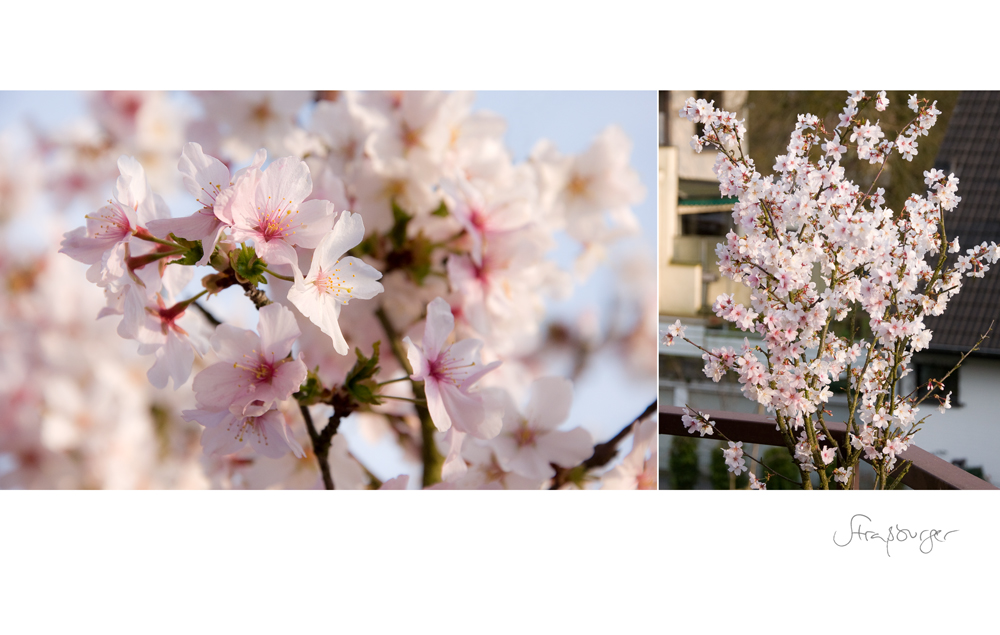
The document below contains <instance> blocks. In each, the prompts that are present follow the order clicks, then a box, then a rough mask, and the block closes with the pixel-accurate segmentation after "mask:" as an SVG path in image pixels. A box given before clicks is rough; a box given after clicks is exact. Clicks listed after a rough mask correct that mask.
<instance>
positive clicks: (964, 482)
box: [659, 406, 1000, 490]
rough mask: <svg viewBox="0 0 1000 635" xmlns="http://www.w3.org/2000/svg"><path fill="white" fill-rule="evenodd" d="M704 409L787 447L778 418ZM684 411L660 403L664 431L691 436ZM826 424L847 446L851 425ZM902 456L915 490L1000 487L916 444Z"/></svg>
mask: <svg viewBox="0 0 1000 635" xmlns="http://www.w3.org/2000/svg"><path fill="white" fill-rule="evenodd" d="M701 412H704V413H705V414H706V415H708V416H709V418H710V419H711V420H712V421H714V422H715V427H716V428H717V429H718V430H719V431H720V432H721V433H722V434H724V435H726V437H728V438H729V439H731V440H732V441H743V442H744V443H759V444H761V445H776V446H780V447H784V446H785V441H784V439H783V438H782V436H781V432H779V431H778V430H777V429H776V427H775V425H774V419H772V418H770V417H765V416H761V415H752V414H744V413H740V412H724V411H721V410H702V411H701ZM683 414H684V408H680V407H678V406H660V426H659V427H660V434H672V435H674V436H682V437H687V436H691V435H690V434H689V433H688V431H687V428H685V427H684V424H683V422H682V421H681V416H682V415H683ZM826 426H827V429H829V431H830V434H831V435H832V436H833V437H834V438H835V439H836V441H837V443H838V444H841V445H843V443H844V440H845V438H846V436H847V425H846V424H844V423H827V424H826ZM696 438H697V437H696ZM899 458H900V459H901V460H906V461H910V462H911V463H912V465H911V467H910V470H909V472H907V473H906V475H905V476H904V477H903V483H904V484H905V485H908V486H909V487H912V488H913V489H985V490H995V489H1000V488H997V487H996V486H995V485H991V484H990V483H987V482H986V481H984V480H983V479H981V478H977V477H976V476H973V475H972V474H969V473H968V472H966V471H965V470H963V469H962V468H960V467H958V466H956V465H952V464H951V463H949V462H948V461H945V460H944V459H942V458H941V457H939V456H935V455H934V454H931V453H930V452H928V451H926V450H923V449H921V448H918V447H917V446H914V445H911V446H910V447H909V448H908V449H907V450H906V452H903V453H902V454H900V455H899ZM859 480H860V479H854V484H855V485H854V487H855V489H857V488H858V482H859Z"/></svg>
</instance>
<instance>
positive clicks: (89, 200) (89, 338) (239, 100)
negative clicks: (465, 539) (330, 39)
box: [0, 91, 657, 489]
mask: <svg viewBox="0 0 1000 635" xmlns="http://www.w3.org/2000/svg"><path fill="white" fill-rule="evenodd" d="M582 98H583V99H586V98H587V97H586V96H585V95H584V96H583V97H582ZM647 98H648V99H647ZM476 99H477V97H476V96H475V95H473V94H471V93H463V92H454V93H444V92H396V93H393V92H387V93H353V92H344V93H335V92H322V91H321V92H316V93H293V92H278V93H266V92H260V93H250V92H219V93H193V94H167V93H142V92H137V93H97V94H91V95H88V96H87V97H86V101H85V108H84V111H85V112H84V114H83V116H82V117H81V118H80V119H79V120H78V121H77V122H76V123H75V124H73V125H72V126H71V127H68V128H64V129H59V130H56V131H54V132H53V131H50V130H47V129H44V128H43V127H41V126H39V125H37V124H34V123H32V125H30V127H29V131H30V134H28V135H27V136H28V138H29V141H28V143H27V144H25V143H22V147H21V148H20V149H18V150H13V149H11V148H10V147H3V148H0V149H2V150H3V157H2V160H3V161H4V162H3V163H2V164H0V167H2V169H3V172H4V173H3V174H0V179H2V181H0V185H2V186H3V188H2V190H0V191H2V192H3V199H2V209H3V221H4V225H3V226H2V229H0V231H3V233H4V234H5V239H6V240H7V242H8V243H9V244H16V243H17V242H18V241H23V240H24V237H23V236H22V234H23V233H24V232H25V231H26V230H25V229H24V227H23V225H24V223H23V219H26V218H28V215H29V214H37V213H38V212H37V211H36V210H37V209H39V208H44V207H45V206H46V205H47V206H49V208H51V209H53V210H55V212H54V213H52V212H48V213H47V215H45V216H44V217H45V218H46V220H45V223H46V224H47V228H46V229H44V230H42V232H41V233H43V234H45V235H44V236H43V237H42V239H41V241H42V242H43V243H44V242H45V241H51V240H52V237H53V236H59V237H58V242H59V245H58V252H59V254H58V255H56V254H54V253H52V251H55V250H54V249H53V250H42V251H41V253H32V252H31V250H30V249H27V248H25V249H20V250H19V249H10V250H8V253H9V254H10V255H5V256H4V257H3V258H2V259H0V273H2V276H3V278H4V279H5V280H6V281H7V292H5V294H4V295H3V301H2V303H0V311H2V313H3V316H4V319H3V327H2V328H0V336H2V337H3V339H4V343H5V345H4V346H3V348H2V351H3V352H2V353H0V355H2V357H3V361H4V364H3V366H4V368H5V369H8V373H9V374H10V375H11V378H10V379H11V381H9V382H5V385H4V388H3V389H2V392H0V395H2V397H0V400H2V401H3V402H4V404H5V415H4V416H3V418H2V422H0V486H3V487H14V488H25V487H29V488H83V487H97V488H104V487H111V488H138V487H156V488H164V487H184V488H200V487H222V488H265V487H282V488H316V487H325V488H327V489H378V488H382V489H404V488H421V487H423V488H429V487H433V488H448V489H452V488H461V489H474V488H497V489H499V488H506V489H540V488H545V489H560V488H579V489H595V488H618V489H635V488H644V489H651V488H655V484H656V477H655V472H654V466H655V465H656V463H657V461H656V453H655V445H654V444H653V438H654V433H653V427H654V425H655V424H654V422H653V420H652V417H651V415H652V414H653V413H654V411H655V397H654V395H653V380H654V379H655V372H656V367H655V329H654V327H653V324H654V321H655V317H656V316H655V308H654V305H655V291H654V285H655V269H654V265H653V260H652V258H651V257H650V256H646V255H644V254H643V253H642V247H641V245H642V241H643V239H642V237H641V236H640V229H641V228H642V225H643V223H645V222H648V221H646V220H645V219H644V218H640V217H639V216H637V215H636V214H635V213H634V212H633V208H635V207H636V206H637V205H639V204H641V203H642V201H643V200H644V198H645V196H646V190H647V186H646V185H644V184H643V182H642V180H641V179H640V175H639V173H638V172H637V170H636V168H635V167H634V165H633V160H634V157H635V156H636V155H640V156H641V159H640V160H641V161H643V162H648V161H649V158H648V157H652V152H651V151H652V144H651V140H648V141H649V143H648V145H649V149H648V151H644V150H643V146H644V145H646V142H647V140H646V139H629V137H628V136H627V135H626V133H625V132H624V131H623V130H622V128H621V127H619V126H617V125H610V126H609V127H607V128H605V129H604V131H603V132H600V133H599V134H598V135H597V136H596V137H595V138H593V140H592V143H591V144H590V145H589V147H586V148H585V149H583V150H582V151H581V152H579V153H577V154H564V153H563V152H562V151H561V150H560V149H559V148H558V147H557V146H556V145H555V143H553V142H550V141H546V140H544V139H543V140H540V141H537V143H534V144H533V146H532V147H531V148H530V152H526V153H525V154H526V156H524V157H523V158H520V159H519V158H517V157H516V156H515V154H514V153H513V152H512V151H511V150H510V149H509V148H508V147H507V146H506V144H505V140H504V133H505V129H506V122H505V121H504V119H503V118H502V117H500V116H499V115H496V114H493V113H492V112H489V111H487V110H482V109H476V108H474V105H475V103H477V102H476ZM510 99H517V96H516V95H513V96H511V97H510ZM635 99H637V100H640V101H641V100H643V99H647V101H649V102H650V103H651V101H652V100H651V95H643V94H638V95H636V97H635ZM635 148H639V150H638V151H636V150H635ZM18 171H20V172H22V173H24V172H29V173H30V174H29V175H28V176H25V175H24V174H19V173H18ZM178 184H179V185H180V186H181V187H177V186H178ZM76 210H79V211H82V212H83V214H82V216H83V224H82V225H80V224H79V223H76V226H75V227H74V223H73V222H72V221H71V220H70V217H72V215H73V214H74V212H75V211H76ZM650 216H651V214H650ZM33 229H34V230H36V232H35V233H38V232H37V229H38V228H37V227H34V228H33ZM29 233H30V232H29ZM637 246H638V249H637ZM74 261H75V262H74ZM578 290H581V291H582V292H584V293H585V294H588V293H589V294H590V296H591V305H588V304H587V300H586V299H585V300H584V301H577V302H576V304H573V300H572V296H574V294H575V293H576V292H577V291H578ZM593 298H599V299H600V304H599V306H597V307H593V306H592V304H593ZM111 331H114V333H111ZM609 369H610V370H609ZM609 372H610V373H613V374H615V375H617V376H618V377H617V378H616V379H615V381H618V382H628V383H633V384H636V385H638V386H643V385H645V386H648V390H649V394H648V398H646V399H645V400H644V402H643V403H641V404H636V403H635V400H634V399H633V400H632V401H631V402H628V401H627V400H625V399H619V395H618V394H616V389H615V388H613V387H608V380H607V375H608V373H609ZM581 388H582V389H583V392H581ZM583 398H588V399H591V400H594V399H598V400H600V401H602V402H605V403H606V404H607V405H608V406H607V407H608V408H609V410H608V411H606V412H604V413H602V415H601V416H602V417H604V418H611V419H613V420H603V421H595V420H594V418H593V417H587V416H586V411H584V412H580V408H579V407H577V408H576V409H574V408H575V404H577V403H578V402H580V401H581V399H583ZM607 412H611V413H613V414H612V415H610V416H609V415H608V414H607Z"/></svg>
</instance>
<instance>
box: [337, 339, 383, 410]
mask: <svg viewBox="0 0 1000 635" xmlns="http://www.w3.org/2000/svg"><path fill="white" fill-rule="evenodd" d="M381 344H382V342H381V341H377V342H375V343H374V344H373V345H372V356H371V357H365V355H364V353H362V352H361V349H360V348H355V349H354V353H355V355H357V356H358V361H357V362H355V363H354V366H353V367H352V368H351V370H350V371H348V373H347V377H346V378H345V379H344V388H345V389H346V390H347V392H348V393H350V395H351V397H353V398H354V399H355V401H357V402H358V403H367V404H373V405H378V404H380V403H382V398H381V397H379V394H378V386H377V385H376V383H375V380H374V379H373V378H374V377H375V375H376V374H378V371H379V366H378V358H379V346H380V345H381Z"/></svg>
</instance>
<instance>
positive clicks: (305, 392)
mask: <svg viewBox="0 0 1000 635" xmlns="http://www.w3.org/2000/svg"><path fill="white" fill-rule="evenodd" d="M318 373H319V366H317V367H316V369H315V370H311V371H309V373H308V374H307V375H306V380H305V382H303V384H302V385H301V386H299V390H298V392H296V393H295V394H294V395H293V397H295V399H296V400H298V402H299V403H300V404H302V405H303V406H311V405H313V404H315V403H319V402H320V401H322V399H323V390H324V388H323V384H322V382H320V380H319V374H318Z"/></svg>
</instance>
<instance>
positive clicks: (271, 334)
mask: <svg viewBox="0 0 1000 635" xmlns="http://www.w3.org/2000/svg"><path fill="white" fill-rule="evenodd" d="M257 328H258V330H259V331H260V335H257V333H254V332H253V331H248V330H246V329H241V328H237V327H235V326H231V325H229V324H223V325H221V326H219V327H218V328H217V329H216V331H215V335H214V336H213V337H212V346H213V347H214V348H215V350H216V352H217V353H218V354H219V358H220V359H221V360H222V361H220V362H218V363H216V364H213V365H211V366H209V367H208V368H206V369H205V370H203V371H201V372H200V373H198V375H197V376H195V378H194V391H195V396H196V397H197V399H198V404H199V406H201V407H202V408H208V409H211V410H230V409H231V410H233V411H234V412H238V413H242V414H250V413H253V412H256V413H257V414H260V413H262V412H264V411H266V410H268V409H269V408H270V407H271V405H272V404H273V403H274V402H276V401H283V400H285V399H287V398H288V397H289V396H291V394H292V393H293V392H295V391H296V390H298V388H299V386H300V385H301V384H302V382H303V381H305V378H306V365H305V364H304V363H303V362H302V361H301V360H298V359H291V358H290V357H289V353H290V352H291V350H292V344H293V343H294V342H295V340H296V338H298V336H299V335H300V331H299V328H298V326H297V325H296V323H295V317H294V316H293V315H292V312H291V311H289V310H288V309H287V308H285V307H283V306H281V305H280V304H269V305H267V306H265V307H263V308H262V309H261V310H260V323H259V325H258V327H257Z"/></svg>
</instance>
